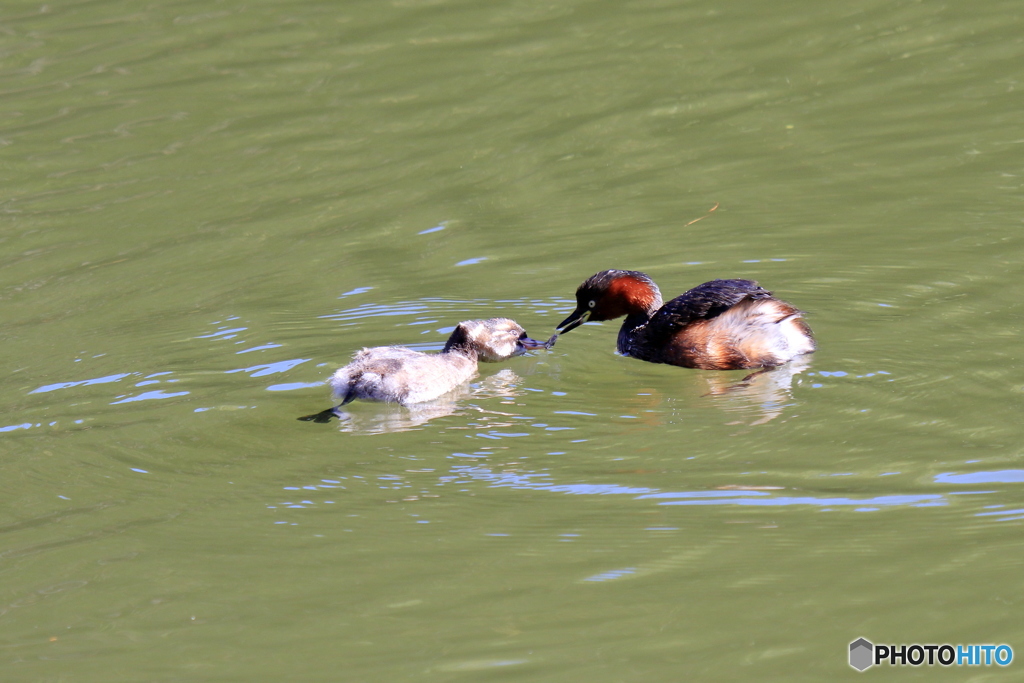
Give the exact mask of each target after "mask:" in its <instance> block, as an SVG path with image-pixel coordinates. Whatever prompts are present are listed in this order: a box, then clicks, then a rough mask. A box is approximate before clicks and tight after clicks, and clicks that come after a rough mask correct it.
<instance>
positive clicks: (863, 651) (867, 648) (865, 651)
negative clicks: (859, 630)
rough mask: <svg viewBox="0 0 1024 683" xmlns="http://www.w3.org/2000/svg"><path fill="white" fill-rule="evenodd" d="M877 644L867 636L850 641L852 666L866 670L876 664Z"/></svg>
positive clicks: (858, 669) (859, 669)
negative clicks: (872, 642) (873, 643)
mask: <svg viewBox="0 0 1024 683" xmlns="http://www.w3.org/2000/svg"><path fill="white" fill-rule="evenodd" d="M874 653H875V646H874V645H872V644H871V641H869V640H867V639H865V638H858V639H857V640H855V641H853V642H852V643H850V666H852V667H853V668H854V669H856V670H857V671H864V670H865V669H867V668H868V667H869V666H871V665H872V664H874V658H875V657H874Z"/></svg>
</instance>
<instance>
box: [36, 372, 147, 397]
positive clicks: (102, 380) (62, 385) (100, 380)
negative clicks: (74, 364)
mask: <svg viewBox="0 0 1024 683" xmlns="http://www.w3.org/2000/svg"><path fill="white" fill-rule="evenodd" d="M134 374H136V373H134V372H122V373H119V374H116V375H107V376H105V377H97V378H96V379H83V380H79V381H77V382H57V383H56V384H47V385H45V386H41V387H39V388H38V389H33V390H32V391H30V392H28V393H30V394H44V393H46V392H48V391H56V390H57V389H69V388H71V387H85V386H89V385H91V384H107V383H109V382H120V381H121V380H123V379H124V378H125V377H129V376H131V375H134Z"/></svg>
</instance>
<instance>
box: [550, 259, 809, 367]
mask: <svg viewBox="0 0 1024 683" xmlns="http://www.w3.org/2000/svg"><path fill="white" fill-rule="evenodd" d="M622 316H626V320H625V321H624V322H623V323H622V327H621V328H620V329H619V340H618V349H619V352H620V353H622V354H623V355H625V356H632V357H634V358H639V359H640V360H646V361H650V362H652V363H669V364H671V365H681V366H683V367H684V368H702V369H705V370H737V369H741V368H769V367H775V366H777V365H782V364H783V363H786V362H788V361H790V360H792V359H793V358H795V357H797V356H800V355H803V354H805V353H811V352H813V351H814V349H815V343H814V336H813V335H812V334H811V328H809V327H808V326H807V323H805V322H804V321H803V318H802V316H803V312H802V311H800V310H799V309H797V308H795V307H793V306H792V305H790V304H788V303H786V302H785V301H780V300H779V299H775V298H773V297H772V293H771V292H769V291H767V290H765V289H763V288H762V287H761V286H760V285H758V284H757V283H756V282H754V281H753V280H711V281H710V282H705V283H704V284H702V285H697V286H696V287H694V288H693V289H691V290H690V291H688V292H686V293H685V294H683V295H682V296H678V297H676V298H675V299H672V300H671V301H669V302H668V303H667V304H664V305H662V302H661V292H660V291H659V290H658V286H657V285H656V284H654V281H653V280H651V278H650V277H648V276H647V275H646V274H644V273H641V272H638V271H635V270H604V271H601V272H600V273H597V274H596V275H594V276H592V277H590V278H587V279H586V280H585V281H584V282H583V284H581V285H580V286H579V288H578V289H577V290H576V310H575V311H573V313H572V315H570V316H569V317H568V318H566V319H565V320H563V321H562V322H561V324H559V325H558V327H557V328H556V329H557V330H558V331H559V333H561V334H565V333H566V332H568V331H570V330H573V329H575V328H577V327H579V326H580V325H582V324H583V323H585V322H587V321H588V320H614V319H615V318H621V317H622Z"/></svg>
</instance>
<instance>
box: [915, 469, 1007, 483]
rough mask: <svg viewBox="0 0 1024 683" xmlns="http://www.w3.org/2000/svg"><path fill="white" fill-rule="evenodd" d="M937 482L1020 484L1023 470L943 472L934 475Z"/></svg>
mask: <svg viewBox="0 0 1024 683" xmlns="http://www.w3.org/2000/svg"><path fill="white" fill-rule="evenodd" d="M935 483H937V484H1020V483H1024V470H996V471H993V472H969V473H967V474H953V473H952V472H943V473H942V474H937V475H935Z"/></svg>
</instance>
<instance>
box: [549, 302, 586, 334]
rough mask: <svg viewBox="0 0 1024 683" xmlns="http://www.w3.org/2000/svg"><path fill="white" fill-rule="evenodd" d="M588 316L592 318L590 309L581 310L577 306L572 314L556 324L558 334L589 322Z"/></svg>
mask: <svg viewBox="0 0 1024 683" xmlns="http://www.w3.org/2000/svg"><path fill="white" fill-rule="evenodd" d="M588 318H590V311H581V310H580V309H578V308H577V309H576V310H575V311H573V312H572V315H570V316H569V317H568V318H566V319H565V320H563V321H562V322H560V323H559V324H558V325H556V326H555V329H556V330H558V334H565V333H566V332H568V331H569V330H575V329H576V328H577V327H579V326H580V325H582V324H583V323H585V322H587V319H588Z"/></svg>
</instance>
